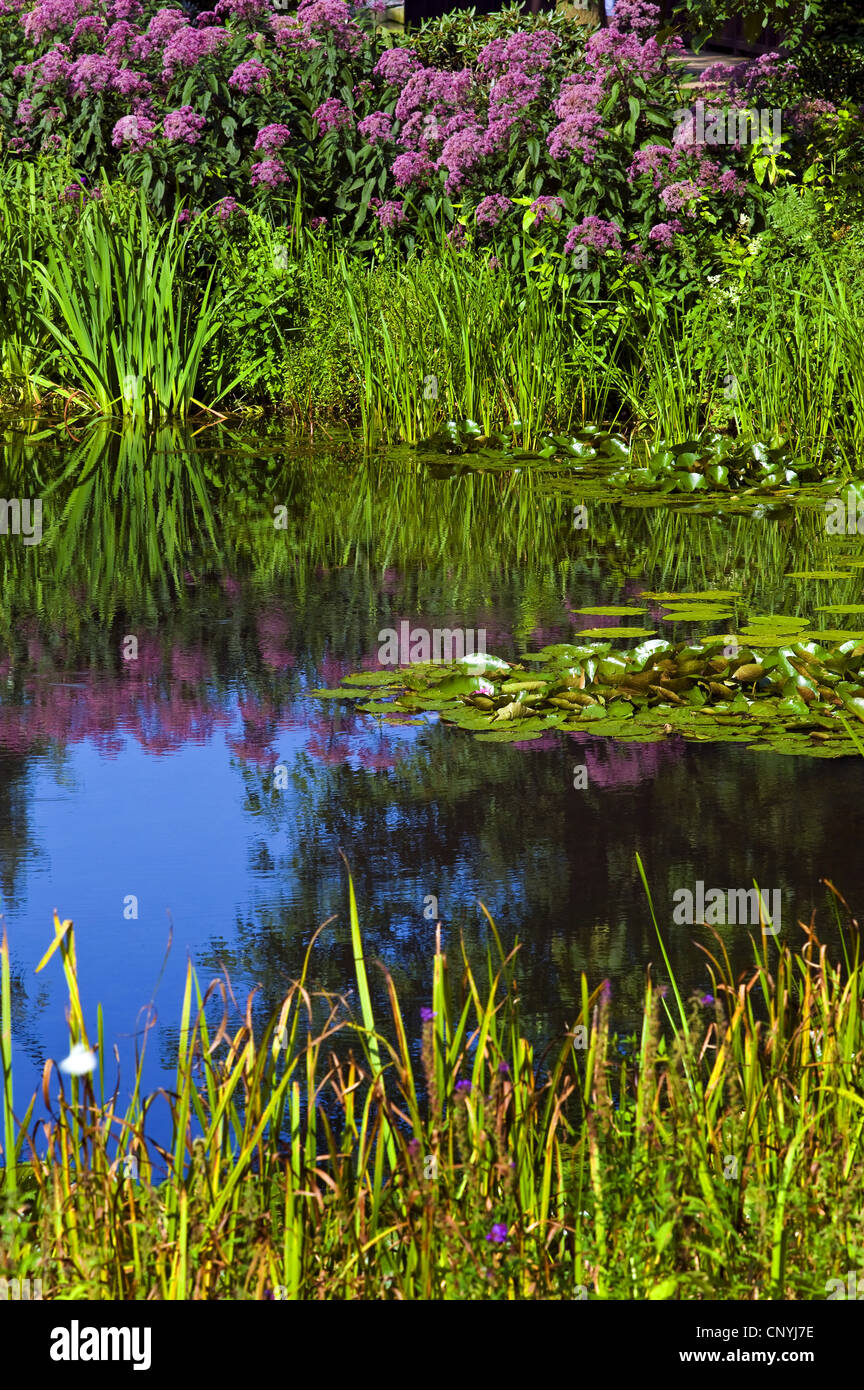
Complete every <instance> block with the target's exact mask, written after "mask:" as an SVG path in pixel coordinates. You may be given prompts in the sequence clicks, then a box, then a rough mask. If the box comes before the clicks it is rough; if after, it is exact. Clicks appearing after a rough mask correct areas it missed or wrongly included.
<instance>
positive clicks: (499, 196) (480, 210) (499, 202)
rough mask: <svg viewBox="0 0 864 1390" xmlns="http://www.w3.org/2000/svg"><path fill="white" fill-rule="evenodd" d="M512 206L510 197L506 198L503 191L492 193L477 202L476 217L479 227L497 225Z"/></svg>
mask: <svg viewBox="0 0 864 1390" xmlns="http://www.w3.org/2000/svg"><path fill="white" fill-rule="evenodd" d="M512 207H513V204H512V203H511V201H510V199H509V198H505V197H504V195H503V193H490V195H489V197H488V198H484V199H483V201H482V202H481V203H478V204H477V211H476V212H475V214H474V217H475V219H476V221H477V225H478V227H484V226H485V227H497V226H498V223H499V222H500V221H501V219H502V217H505V216H506V214H507V213H508V212H510V210H511V208H512Z"/></svg>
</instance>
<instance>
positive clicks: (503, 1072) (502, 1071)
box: [498, 1062, 510, 1076]
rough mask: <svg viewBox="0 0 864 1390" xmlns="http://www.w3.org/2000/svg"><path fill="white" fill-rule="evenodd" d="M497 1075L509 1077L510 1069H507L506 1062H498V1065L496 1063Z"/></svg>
mask: <svg viewBox="0 0 864 1390" xmlns="http://www.w3.org/2000/svg"><path fill="white" fill-rule="evenodd" d="M498 1075H499V1076H509V1075H510V1068H509V1067H508V1065H507V1063H506V1062H499V1063H498Z"/></svg>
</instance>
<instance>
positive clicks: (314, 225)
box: [309, 217, 327, 232]
mask: <svg viewBox="0 0 864 1390" xmlns="http://www.w3.org/2000/svg"><path fill="white" fill-rule="evenodd" d="M326 226H327V218H326V217H313V218H312V219H311V221H310V223H309V230H310V231H313V232H320V231H321V229H322V228H323V227H326Z"/></svg>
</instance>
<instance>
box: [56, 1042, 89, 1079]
mask: <svg viewBox="0 0 864 1390" xmlns="http://www.w3.org/2000/svg"><path fill="white" fill-rule="evenodd" d="M58 1065H59V1067H60V1070H61V1071H65V1073H66V1075H67V1076H86V1075H87V1073H88V1072H91V1071H95V1070H96V1053H95V1052H91V1051H90V1048H89V1047H87V1045H86V1044H85V1043H82V1042H77V1043H73V1045H72V1050H71V1052H70V1053H69V1056H68V1057H64V1058H63V1061H62V1062H60V1063H59V1064H58Z"/></svg>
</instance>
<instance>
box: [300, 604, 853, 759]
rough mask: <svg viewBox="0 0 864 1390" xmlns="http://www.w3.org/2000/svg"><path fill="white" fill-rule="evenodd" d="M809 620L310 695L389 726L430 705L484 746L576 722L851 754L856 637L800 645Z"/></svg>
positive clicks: (438, 669) (765, 622)
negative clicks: (352, 706) (349, 705)
mask: <svg viewBox="0 0 864 1390" xmlns="http://www.w3.org/2000/svg"><path fill="white" fill-rule="evenodd" d="M656 597H658V598H661V597H664V596H661V595H657V596H656ZM685 597H686V596H685ZM681 598H682V596H680V595H679V596H678V599H679V602H680V600H681ZM594 611H596V610H594ZM805 626H806V622H805V621H804V620H803V619H796V618H788V619H783V618H768V619H762V620H758V619H753V620H752V621H751V625H750V626H749V627H748V628H747V629H745V630H744V631H742V632H741V633H738V634H724V635H720V636H711V637H705V638H703V639H701V640H699V641H696V642H692V643H691V642H672V641H667V640H664V639H663V638H657V637H651V638H650V639H648V640H645V641H642V642H640V643H639V644H638V645H636V646H634V647H631V648H630V649H629V650H626V651H613V640H614V634H613V636H612V638H611V640H606V641H582V642H576V643H558V644H555V645H552V646H548V647H544V648H543V650H542V651H539V652H531V653H526V654H525V655H524V656H522V657H521V658H520V659H519V660H518V661H513V662H508V661H503V660H501V659H500V658H498V657H494V656H491V655H479V654H478V655H477V656H474V657H466V658H465V659H464V660H463V661H457V662H451V663H447V664H442V663H434V662H422V663H414V664H412V665H409V666H407V667H402V668H400V669H396V670H391V671H387V670H385V671H365V672H360V673H357V674H356V675H351V676H348V677H347V678H346V679H345V680H344V681H343V683H342V686H341V687H340V688H339V689H337V690H317V691H312V692H311V693H312V695H314V696H316V697H319V698H340V699H346V700H352V701H357V702H358V704H357V708H358V709H359V710H361V711H363V712H364V713H368V714H372V715H376V716H378V717H379V718H381V719H383V720H385V721H388V722H389V721H394V722H399V723H404V722H405V721H406V718H408V719H410V718H412V717H422V716H425V715H427V714H428V713H430V712H432V713H434V714H435V715H437V716H438V717H439V718H440V719H442V720H444V721H445V722H447V723H452V724H455V725H458V726H459V727H460V728H463V729H467V730H469V731H471V732H472V733H473V734H475V735H476V736H477V737H478V738H480V739H482V740H484V741H492V742H505V741H511V740H514V741H515V740H518V741H525V740H530V739H536V738H539V737H542V735H543V734H545V733H548V732H549V731H550V730H555V729H561V730H563V731H565V732H566V731H575V730H580V729H581V730H586V731H588V732H591V733H596V734H601V735H604V736H608V737H615V738H618V739H622V740H624V741H628V742H630V741H633V742H654V741H658V740H660V739H663V738H666V737H668V736H669V735H671V734H680V735H682V736H683V737H684V738H686V739H688V740H696V741H701V742H736V743H737V742H740V743H746V744H748V745H749V746H750V747H751V748H754V749H772V750H774V751H775V752H780V753H792V754H805V755H809V756H815V757H839V756H844V755H847V754H852V753H855V752H856V749H857V748H858V746H859V744H860V742H861V736H862V735H864V729H862V730H860V733H859V732H858V721H859V720H860V721H864V635H862V634H858V635H856V636H853V637H851V638H849V639H848V640H846V641H842V642H839V643H832V644H830V645H824V644H823V643H820V642H818V641H815V640H813V639H812V638H811V639H809V640H805V638H804V636H803V634H802V633H801V632H800V629H801V628H802V627H805ZM619 631H620V632H621V633H623V632H625V631H626V632H631V631H632V632H633V633H636V634H638V633H639V632H640V631H641V630H640V629H636V628H634V629H620V630H619Z"/></svg>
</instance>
